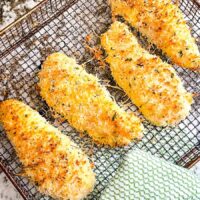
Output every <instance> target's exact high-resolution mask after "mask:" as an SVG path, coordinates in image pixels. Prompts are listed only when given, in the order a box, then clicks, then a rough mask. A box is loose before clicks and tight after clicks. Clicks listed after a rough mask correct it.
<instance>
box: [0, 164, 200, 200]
mask: <svg viewBox="0 0 200 200" xmlns="http://www.w3.org/2000/svg"><path fill="white" fill-rule="evenodd" d="M191 170H193V171H194V172H195V173H196V174H197V175H198V176H199V178H200V162H199V163H197V164H196V165H195V166H194V167H193V168H192V169H191ZM0 200H23V198H22V197H21V196H20V194H19V193H18V192H17V191H16V189H15V188H14V187H13V185H12V183H11V182H10V181H9V180H8V179H7V178H6V176H5V174H3V173H0Z"/></svg>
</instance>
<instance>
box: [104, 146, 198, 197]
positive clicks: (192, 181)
mask: <svg viewBox="0 0 200 200" xmlns="http://www.w3.org/2000/svg"><path fill="white" fill-rule="evenodd" d="M100 199H101V200H200V178H199V177H197V176H195V175H194V174H193V173H192V172H190V171H189V170H187V169H184V168H182V167H179V166H176V165H174V164H171V163H169V162H166V161H165V160H163V159H161V158H157V157H155V156H153V155H151V154H149V153H146V152H144V151H141V150H137V149H135V150H132V151H130V152H129V153H128V154H127V155H126V156H125V158H124V160H123V162H122V164H121V166H120V167H119V169H118V170H117V172H116V174H115V176H114V177H113V178H112V179H111V181H110V183H109V184H108V186H107V187H106V189H105V190H104V191H103V192H102V195H101V198H100Z"/></svg>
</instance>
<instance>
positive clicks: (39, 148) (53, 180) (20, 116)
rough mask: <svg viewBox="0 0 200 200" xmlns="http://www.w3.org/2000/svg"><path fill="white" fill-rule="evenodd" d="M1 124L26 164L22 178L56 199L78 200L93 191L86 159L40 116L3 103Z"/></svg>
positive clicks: (15, 104) (22, 106) (26, 108)
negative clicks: (25, 178)
mask: <svg viewBox="0 0 200 200" xmlns="http://www.w3.org/2000/svg"><path fill="white" fill-rule="evenodd" d="M0 121H1V122H2V124H3V126H4V128H5V130H6V132H7V136H8V138H9V139H10V141H11V143H12V145H13V146H14V148H15V150H16V152H17V155H18V157H19V159H20V161H21V162H22V164H23V172H22V175H24V176H26V177H28V178H29V179H30V180H31V181H33V182H34V183H36V184H37V185H38V188H39V190H40V192H42V193H44V194H47V195H50V196H51V197H53V198H55V199H61V200H68V199H70V200H79V199H83V198H84V197H86V196H87V194H88V193H90V192H91V191H92V190H93V187H94V184H95V175H94V173H93V171H92V166H91V164H90V162H89V160H88V158H87V156H86V155H85V154H84V153H83V152H82V151H81V150H80V149H79V148H78V147H77V146H76V145H75V144H74V143H73V142H72V141H71V140H70V139H69V138H68V137H67V136H66V135H64V134H62V133H61V132H60V131H59V130H58V129H56V128H54V127H53V126H52V125H50V124H49V123H48V122H47V121H46V120H45V119H44V118H43V117H42V116H40V115H39V113H38V112H36V111H34V110H32V109H31V108H30V107H29V106H27V105H25V104H24V103H22V102H19V101H17V100H6V101H4V102H1V103H0Z"/></svg>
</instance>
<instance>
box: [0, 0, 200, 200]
mask: <svg viewBox="0 0 200 200" xmlns="http://www.w3.org/2000/svg"><path fill="white" fill-rule="evenodd" d="M180 8H181V10H182V11H183V12H184V14H185V17H186V19H187V20H188V21H189V23H190V25H191V26H192V34H193V36H194V37H196V38H197V39H198V40H199V39H200V9H199V5H198V3H195V2H194V1H189V0H180ZM110 23H111V13H110V8H109V6H108V3H107V1H106V0H90V1H87V0H44V1H42V2H41V3H40V4H39V5H38V6H36V7H35V8H34V9H32V11H31V12H30V13H28V14H27V15H25V16H24V17H22V18H21V19H19V20H17V21H16V22H15V23H13V24H11V25H10V26H9V27H8V28H6V29H4V30H3V31H2V32H1V33H0V36H1V38H0V51H1V52H0V80H1V81H0V101H1V100H5V99H8V98H17V99H19V100H23V101H24V102H25V103H27V104H28V105H30V106H31V107H32V108H34V109H36V110H38V111H39V112H40V114H42V115H43V116H44V117H46V118H47V119H48V120H49V121H50V122H51V123H52V124H53V125H55V126H57V127H59V128H60V129H61V130H63V133H65V134H67V135H68V136H69V137H71V138H72V139H73V140H74V141H75V142H76V143H78V144H79V146H80V147H81V148H82V149H83V150H84V151H85V152H86V153H88V154H89V151H90V149H91V148H92V149H93V152H94V154H93V156H92V157H91V159H93V161H94V163H95V172H96V174H97V183H96V187H95V189H94V191H93V193H92V194H90V195H89V197H88V199H98V198H99V196H100V194H101V191H102V190H103V189H104V188H105V187H106V185H107V183H108V181H109V179H110V178H111V177H112V176H113V175H114V174H115V171H116V169H117V168H118V166H119V164H120V161H121V157H122V156H124V154H125V153H126V152H127V151H128V150H129V149H131V148H134V147H138V148H140V149H144V150H146V151H150V152H151V153H152V154H156V155H157V156H159V157H163V158H164V159H166V160H169V161H171V162H174V163H176V164H178V165H181V166H184V167H188V168H189V167H191V166H192V165H193V164H194V163H195V162H197V160H199V158H200V96H196V97H195V103H194V104H193V106H192V111H191V113H190V115H189V116H188V117H187V119H185V120H184V121H182V122H181V123H180V124H179V125H178V126H176V127H174V128H159V127H155V126H152V125H151V124H149V123H148V122H147V121H145V122H144V126H145V128H146V133H145V137H144V139H143V140H142V141H141V142H139V143H138V144H131V145H130V146H128V147H124V148H115V149H110V148H107V147H98V146H95V145H94V146H93V145H92V142H91V140H90V138H89V137H87V136H84V138H80V137H79V134H78V133H77V132H76V131H75V130H74V129H73V128H71V127H70V126H69V125H68V124H67V122H64V123H62V124H59V123H58V121H57V119H54V118H53V117H52V113H51V111H50V110H49V108H48V106H47V105H46V104H45V102H44V101H43V100H42V99H41V97H40V95H39V92H38V89H37V82H38V77H37V73H38V72H39V70H40V67H41V63H42V61H43V60H44V59H45V57H46V56H47V55H48V54H49V53H51V52H54V51H63V52H65V53H66V54H67V55H69V56H73V57H76V59H77V60H78V61H79V62H80V63H82V62H84V61H87V60H89V59H90V58H91V57H90V54H89V53H88V52H87V51H86V49H85V45H84V44H85V37H86V36H87V35H88V34H91V33H92V34H94V35H96V39H94V43H98V35H100V34H101V33H102V32H104V31H105V30H106V29H107V27H108V25H109V24H110ZM197 42H200V40H199V41H197ZM175 68H176V70H177V72H178V73H179V75H180V76H181V77H182V79H183V81H184V84H185V87H186V88H187V90H188V91H190V92H193V93H196V94H199V93H200V75H199V74H198V73H195V72H192V71H188V70H185V69H181V68H178V67H176V66H175ZM87 69H88V71H90V72H91V73H94V74H97V75H98V76H99V77H100V78H101V79H108V80H110V81H111V84H115V83H114V82H113V80H112V78H111V76H110V72H109V69H108V68H107V69H106V70H100V68H99V67H98V65H97V64H96V62H95V61H91V62H89V63H88V64H87ZM109 91H110V92H111V94H112V95H113V97H114V98H115V99H116V101H117V102H118V103H119V104H120V103H121V102H122V101H123V100H124V99H123V98H122V96H124V93H123V92H122V91H119V90H117V89H110V88H109ZM125 109H127V110H132V111H135V112H137V109H136V107H135V106H134V105H132V104H131V103H130V106H127V107H125ZM0 131H1V133H0V166H1V168H2V169H3V171H4V172H5V173H6V174H7V176H8V177H9V178H10V180H11V181H12V183H13V184H14V185H15V187H16V188H17V189H18V191H19V192H20V193H21V195H22V196H23V197H24V198H25V199H38V200H39V199H40V200H42V199H50V197H45V196H43V195H42V194H40V193H39V192H38V191H37V188H36V187H35V186H34V185H33V184H31V183H30V182H29V181H28V180H27V179H26V178H24V177H21V176H18V175H17V174H18V173H19V172H20V170H21V167H22V166H21V164H20V162H19V160H18V158H17V157H16V155H15V153H14V150H13V148H12V146H11V144H10V142H9V141H8V139H7V138H6V134H5V132H4V131H3V129H2V128H0Z"/></svg>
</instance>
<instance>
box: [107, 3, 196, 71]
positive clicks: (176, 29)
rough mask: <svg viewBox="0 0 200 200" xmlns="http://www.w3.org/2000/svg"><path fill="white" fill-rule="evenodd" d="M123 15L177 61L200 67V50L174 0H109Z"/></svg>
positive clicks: (116, 12) (191, 67) (190, 67)
mask: <svg viewBox="0 0 200 200" xmlns="http://www.w3.org/2000/svg"><path fill="white" fill-rule="evenodd" d="M110 4H111V8H112V13H113V15H114V16H115V15H120V16H122V17H124V19H125V20H127V21H128V22H129V23H130V24H131V25H132V26H133V27H135V28H136V29H137V30H139V31H140V32H141V33H142V34H143V35H144V36H146V37H147V38H148V39H149V41H150V42H152V43H154V44H155V45H157V47H158V48H160V49H162V51H163V52H165V53H166V54H167V56H168V57H169V58H170V59H171V60H172V61H173V62H174V63H175V64H177V65H180V66H182V67H185V68H189V69H196V70H197V69H198V70H199V69H200V53H199V50H198V47H197V45H196V43H195V39H194V38H193V37H192V36H191V32H190V30H189V27H188V26H187V24H186V22H185V20H184V17H183V14H182V13H181V11H180V9H179V8H178V6H177V5H175V4H173V3H172V1H171V0H148V1H145V0H137V1H136V0H110Z"/></svg>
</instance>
